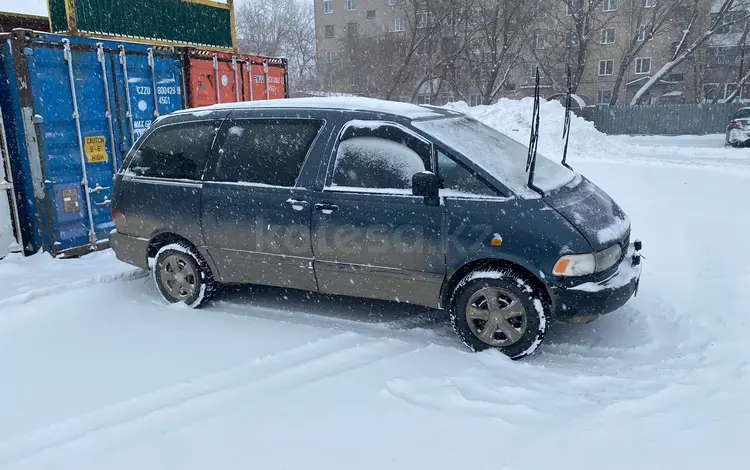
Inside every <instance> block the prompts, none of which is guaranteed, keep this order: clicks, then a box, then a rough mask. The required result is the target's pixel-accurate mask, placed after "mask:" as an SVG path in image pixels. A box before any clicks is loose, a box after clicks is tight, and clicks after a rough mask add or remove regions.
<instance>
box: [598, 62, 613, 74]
mask: <svg viewBox="0 0 750 470" xmlns="http://www.w3.org/2000/svg"><path fill="white" fill-rule="evenodd" d="M613 73H615V61H614V60H611V59H607V60H600V61H599V75H600V76H603V75H612V74H613Z"/></svg>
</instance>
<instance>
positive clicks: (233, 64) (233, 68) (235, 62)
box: [232, 56, 237, 70]
mask: <svg viewBox="0 0 750 470" xmlns="http://www.w3.org/2000/svg"><path fill="white" fill-rule="evenodd" d="M232 70H237V56H232Z"/></svg>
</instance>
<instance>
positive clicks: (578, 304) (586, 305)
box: [552, 242, 641, 318]
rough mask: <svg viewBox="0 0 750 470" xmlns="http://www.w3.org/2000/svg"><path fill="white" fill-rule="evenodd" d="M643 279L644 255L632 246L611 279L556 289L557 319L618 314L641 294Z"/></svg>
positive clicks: (553, 291) (632, 244)
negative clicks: (620, 309) (642, 262)
mask: <svg viewBox="0 0 750 470" xmlns="http://www.w3.org/2000/svg"><path fill="white" fill-rule="evenodd" d="M636 243H639V242H636ZM640 279H641V255H640V253H639V251H638V250H636V249H635V244H634V243H631V244H630V246H629V247H628V251H627V254H626V255H625V257H624V258H623V260H622V261H621V262H620V264H619V266H618V267H617V271H615V273H614V274H612V275H611V276H609V277H608V278H607V279H605V280H603V281H599V282H584V283H581V284H577V285H574V286H570V287H556V288H553V289H552V295H554V297H555V299H554V305H555V316H556V317H557V318H571V317H581V316H591V315H603V314H605V313H610V312H612V311H615V310H617V309H618V308H620V307H622V306H623V305H625V303H627V301H628V300H630V298H631V297H633V295H635V294H636V293H637V292H638V284H639V283H640Z"/></svg>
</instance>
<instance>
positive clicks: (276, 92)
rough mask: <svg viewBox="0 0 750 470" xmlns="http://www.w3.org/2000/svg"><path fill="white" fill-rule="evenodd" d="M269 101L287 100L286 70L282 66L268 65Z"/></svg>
mask: <svg viewBox="0 0 750 470" xmlns="http://www.w3.org/2000/svg"><path fill="white" fill-rule="evenodd" d="M266 80H268V99H270V100H275V99H279V98H286V89H285V87H286V70H284V67H283V66H281V65H272V64H269V65H268V73H267V77H266Z"/></svg>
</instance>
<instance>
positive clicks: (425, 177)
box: [411, 171, 440, 206]
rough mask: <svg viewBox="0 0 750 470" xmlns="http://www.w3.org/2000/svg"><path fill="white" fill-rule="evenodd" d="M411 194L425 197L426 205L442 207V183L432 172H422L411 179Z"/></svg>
mask: <svg viewBox="0 0 750 470" xmlns="http://www.w3.org/2000/svg"><path fill="white" fill-rule="evenodd" d="M411 192H412V194H413V195H415V196H422V197H424V203H425V204H428V205H431V206H438V205H440V182H439V181H438V177H437V176H436V175H435V173H432V172H431V171H420V172H419V173H415V174H414V176H412V177H411Z"/></svg>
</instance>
